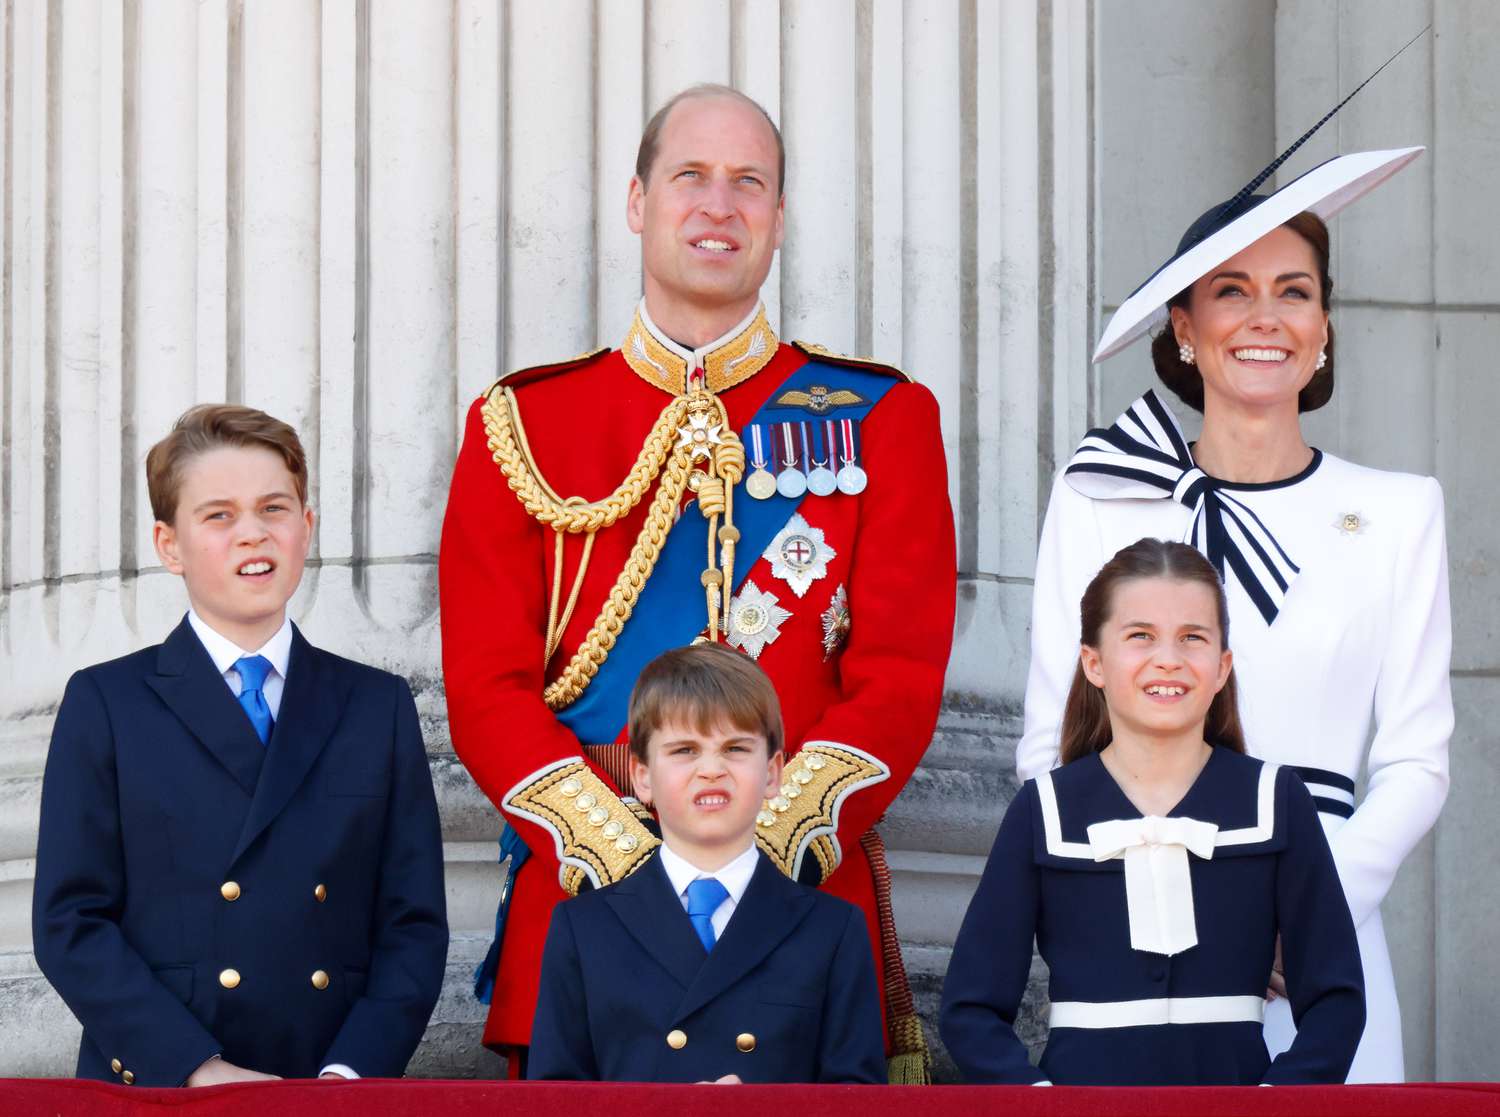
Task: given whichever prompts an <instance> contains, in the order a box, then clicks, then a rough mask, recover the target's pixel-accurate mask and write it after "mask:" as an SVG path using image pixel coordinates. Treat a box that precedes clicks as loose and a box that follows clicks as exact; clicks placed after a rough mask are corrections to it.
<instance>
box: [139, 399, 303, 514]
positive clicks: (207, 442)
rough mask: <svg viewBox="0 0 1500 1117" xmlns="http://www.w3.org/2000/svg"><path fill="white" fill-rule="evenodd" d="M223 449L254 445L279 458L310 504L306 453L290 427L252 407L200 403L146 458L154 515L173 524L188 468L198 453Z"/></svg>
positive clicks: (149, 491)
mask: <svg viewBox="0 0 1500 1117" xmlns="http://www.w3.org/2000/svg"><path fill="white" fill-rule="evenodd" d="M221 446H254V447H260V448H262V449H266V450H270V451H272V452H273V453H276V454H278V455H280V457H281V460H282V461H284V462H285V463H286V468H287V470H288V472H290V473H291V475H292V482H293V484H294V485H296V487H297V499H298V500H300V501H301V502H302V503H303V504H306V503H307V454H306V453H305V452H304V451H303V449H302V440H301V439H299V438H298V437H297V432H296V431H295V430H294V429H292V427H291V426H289V425H288V424H286V423H283V422H282V421H281V420H280V419H273V418H272V417H271V416H269V415H267V414H266V413H265V412H264V411H257V410H256V409H255V408H253V407H240V406H238V405H235V404H229V403H200V404H199V405H198V406H197V407H190V408H188V409H187V410H186V411H184V412H183V413H182V415H181V417H180V418H179V419H178V420H177V422H175V423H173V424H172V431H171V433H170V434H168V435H167V437H166V438H163V439H162V440H161V441H160V442H158V443H157V444H156V445H155V446H153V447H151V450H150V452H148V453H147V454H146V492H147V493H148V494H149V496H150V497H151V514H152V515H153V516H155V517H156V518H157V519H158V520H160V521H161V522H162V523H166V524H170V523H172V521H173V519H174V518H175V517H176V515H177V497H178V494H179V492H180V491H181V489H182V473H183V469H184V468H185V467H186V466H187V463H188V462H190V461H192V459H193V458H195V457H197V456H198V455H199V454H203V453H207V452H208V451H209V450H217V449H219V448H220V447H221Z"/></svg>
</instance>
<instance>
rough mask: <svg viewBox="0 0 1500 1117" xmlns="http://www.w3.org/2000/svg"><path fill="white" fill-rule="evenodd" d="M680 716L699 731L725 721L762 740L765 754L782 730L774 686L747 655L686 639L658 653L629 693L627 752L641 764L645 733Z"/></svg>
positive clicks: (772, 751)
mask: <svg viewBox="0 0 1500 1117" xmlns="http://www.w3.org/2000/svg"><path fill="white" fill-rule="evenodd" d="M677 718H680V719H683V720H685V721H688V722H689V723H691V724H692V726H693V728H695V729H696V730H698V732H700V733H708V732H711V731H713V730H714V729H717V728H718V727H720V726H722V725H725V724H728V725H730V726H732V727H734V728H735V729H739V730H743V731H746V732H753V733H758V734H760V735H761V736H762V737H764V738H765V739H766V755H767V756H768V757H771V756H775V755H776V754H777V753H778V752H780V751H781V749H782V745H783V743H784V742H783V738H784V735H785V734H784V730H783V729H782V724H781V703H780V702H779V701H778V700H777V698H776V688H775V687H774V686H772V685H771V680H770V679H769V678H767V676H766V673H765V672H764V671H762V670H761V669H760V667H759V666H758V665H757V664H756V662H755V661H754V660H753V659H751V658H750V657H749V656H747V655H742V654H741V653H740V652H737V651H734V650H733V649H732V648H729V647H726V646H725V645H723V644H692V645H689V646H688V647H685V648H673V649H672V650H671V651H668V652H663V653H662V654H661V655H659V656H657V657H656V658H655V659H653V660H652V661H651V662H650V663H648V664H646V668H645V670H643V671H642V672H641V674H640V677H639V678H638V679H636V681H635V689H634V690H632V691H631V692H630V714H629V726H630V729H629V733H630V751H631V754H632V755H633V756H635V758H636V759H637V760H639V761H640V762H641V763H642V764H644V763H646V745H647V743H648V742H649V741H650V740H651V734H652V733H654V732H656V731H657V730H658V729H660V728H661V727H662V726H663V725H665V724H666V723H667V722H668V721H670V720H673V719H677Z"/></svg>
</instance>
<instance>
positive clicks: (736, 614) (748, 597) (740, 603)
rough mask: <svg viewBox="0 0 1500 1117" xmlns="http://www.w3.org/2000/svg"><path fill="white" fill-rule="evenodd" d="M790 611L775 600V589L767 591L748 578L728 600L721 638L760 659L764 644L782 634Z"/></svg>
mask: <svg viewBox="0 0 1500 1117" xmlns="http://www.w3.org/2000/svg"><path fill="white" fill-rule="evenodd" d="M791 619H792V614H791V613H789V612H787V611H786V610H785V609H783V608H782V607H781V606H780V605H778V604H777V603H776V595H775V594H774V593H766V592H765V591H764V590H762V589H760V588H759V587H757V586H756V584H755V583H754V582H752V581H750V580H749V579H746V581H745V584H744V585H743V586H741V587H740V592H739V593H737V594H735V595H734V597H732V598H730V600H729V633H728V635H726V636H725V637H724V642H725V643H727V644H728V645H729V646H730V647H732V648H739V649H740V650H741V651H742V652H745V653H746V654H748V655H749V656H750V658H751V659H759V658H760V653H761V652H763V651H765V648H766V645H767V644H774V643H775V642H776V639H777V637H779V636H780V635H781V626H782V625H783V624H785V623H786V622H787V621H789V620H791Z"/></svg>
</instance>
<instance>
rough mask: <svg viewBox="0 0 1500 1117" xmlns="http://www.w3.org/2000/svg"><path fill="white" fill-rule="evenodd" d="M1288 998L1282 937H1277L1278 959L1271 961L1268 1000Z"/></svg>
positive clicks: (1267, 989)
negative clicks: (1283, 968)
mask: <svg viewBox="0 0 1500 1117" xmlns="http://www.w3.org/2000/svg"><path fill="white" fill-rule="evenodd" d="M1284 996H1286V975H1285V974H1284V973H1282V970H1281V936H1280V935H1277V936H1276V957H1275V958H1273V959H1272V960H1271V980H1270V982H1269V984H1267V986H1266V1000H1267V1001H1274V1000H1275V999H1276V998H1277V997H1284Z"/></svg>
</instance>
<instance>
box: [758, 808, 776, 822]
mask: <svg viewBox="0 0 1500 1117" xmlns="http://www.w3.org/2000/svg"><path fill="white" fill-rule="evenodd" d="M775 823H776V815H775V814H774V813H773V812H771V811H766V810H763V811H759V812H758V813H757V814H756V816H755V825H757V826H773V825H775Z"/></svg>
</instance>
